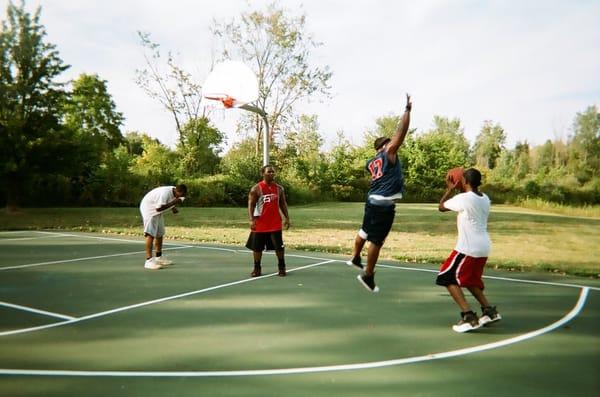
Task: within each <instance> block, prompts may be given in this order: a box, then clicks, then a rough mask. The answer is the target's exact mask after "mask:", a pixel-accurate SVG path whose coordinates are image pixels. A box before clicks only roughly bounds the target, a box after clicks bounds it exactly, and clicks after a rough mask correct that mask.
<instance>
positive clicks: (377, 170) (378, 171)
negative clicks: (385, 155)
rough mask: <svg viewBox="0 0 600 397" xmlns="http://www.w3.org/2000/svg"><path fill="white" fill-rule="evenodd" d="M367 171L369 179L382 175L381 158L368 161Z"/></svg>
mask: <svg viewBox="0 0 600 397" xmlns="http://www.w3.org/2000/svg"><path fill="white" fill-rule="evenodd" d="M369 171H370V172H371V179H372V180H376V179H379V178H381V177H382V176H383V160H382V159H381V158H376V159H375V160H373V161H371V162H370V163H369Z"/></svg>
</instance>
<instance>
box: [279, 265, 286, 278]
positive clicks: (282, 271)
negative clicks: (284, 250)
mask: <svg viewBox="0 0 600 397" xmlns="http://www.w3.org/2000/svg"><path fill="white" fill-rule="evenodd" d="M277 275H278V276H279V277H285V276H286V275H287V273H286V271H285V267H280V268H279V273H277Z"/></svg>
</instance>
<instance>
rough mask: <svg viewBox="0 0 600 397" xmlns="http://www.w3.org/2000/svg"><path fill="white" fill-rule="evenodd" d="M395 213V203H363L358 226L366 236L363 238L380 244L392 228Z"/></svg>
mask: <svg viewBox="0 0 600 397" xmlns="http://www.w3.org/2000/svg"><path fill="white" fill-rule="evenodd" d="M395 215H396V206H395V205H385V206H382V205H373V204H370V203H368V202H367V203H366V204H365V215H364V216H363V223H362V226H361V227H360V228H361V230H362V231H363V232H365V233H366V235H367V237H366V238H365V240H367V241H370V242H371V243H373V244H375V245H379V246H382V245H383V243H384V241H385V239H386V237H387V236H388V234H389V233H390V230H392V225H393V224H394V216H395Z"/></svg>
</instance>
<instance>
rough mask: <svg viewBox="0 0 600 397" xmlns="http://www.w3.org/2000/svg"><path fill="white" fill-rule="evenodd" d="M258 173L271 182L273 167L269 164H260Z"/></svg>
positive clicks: (273, 173) (273, 176)
mask: <svg viewBox="0 0 600 397" xmlns="http://www.w3.org/2000/svg"><path fill="white" fill-rule="evenodd" d="M260 174H261V175H262V177H263V180H264V181H265V182H267V183H271V182H273V179H275V169H274V168H273V167H272V166H271V165H269V164H267V165H263V166H262V168H261V169H260Z"/></svg>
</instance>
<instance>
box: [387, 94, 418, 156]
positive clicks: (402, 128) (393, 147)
mask: <svg viewBox="0 0 600 397" xmlns="http://www.w3.org/2000/svg"><path fill="white" fill-rule="evenodd" d="M411 109H412V102H411V100H410V95H408V94H406V107H405V108H404V114H403V115H402V118H401V119H400V124H398V129H397V130H396V133H395V134H394V136H393V137H392V140H391V141H390V143H389V144H388V146H387V149H386V152H387V155H388V159H389V160H390V161H391V162H392V163H395V162H396V153H398V149H399V148H400V146H401V145H402V143H404V138H406V133H407V132H408V125H409V124H410V111H411Z"/></svg>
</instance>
